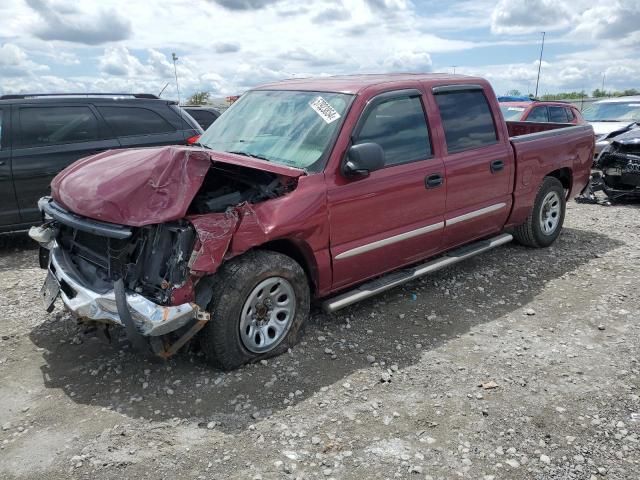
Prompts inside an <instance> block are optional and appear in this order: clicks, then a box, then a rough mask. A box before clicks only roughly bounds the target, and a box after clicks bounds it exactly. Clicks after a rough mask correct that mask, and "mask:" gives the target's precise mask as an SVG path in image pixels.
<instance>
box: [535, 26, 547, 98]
mask: <svg viewBox="0 0 640 480" xmlns="http://www.w3.org/2000/svg"><path fill="white" fill-rule="evenodd" d="M544 36H545V32H542V45H541V46H540V61H538V78H537V79H536V93H535V95H534V97H536V98H538V84H539V83H540V68H542V51H543V50H544Z"/></svg>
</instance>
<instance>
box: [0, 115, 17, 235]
mask: <svg viewBox="0 0 640 480" xmlns="http://www.w3.org/2000/svg"><path fill="white" fill-rule="evenodd" d="M10 116H11V107H10V106H8V105H7V106H0V231H2V230H3V229H7V228H5V227H8V226H9V225H17V224H18V223H20V211H19V209H18V202H17V200H16V192H15V190H14V189H13V178H12V175H11V122H10Z"/></svg>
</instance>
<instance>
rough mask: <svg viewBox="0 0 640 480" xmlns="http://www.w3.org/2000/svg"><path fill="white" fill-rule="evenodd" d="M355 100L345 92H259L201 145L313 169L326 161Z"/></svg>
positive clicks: (244, 98) (223, 120)
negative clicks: (335, 137)
mask: <svg viewBox="0 0 640 480" xmlns="http://www.w3.org/2000/svg"><path fill="white" fill-rule="evenodd" d="M351 99H352V95H344V94H339V93H326V92H302V91H276V90H254V91H251V92H248V93H247V94H245V95H243V96H242V97H240V99H239V100H238V101H237V102H236V103H234V104H233V106H231V108H229V109H228V110H227V111H226V112H225V113H224V114H223V115H221V116H220V118H219V119H218V120H216V121H215V122H214V123H213V124H212V125H211V126H210V127H209V128H208V129H207V131H206V132H205V133H204V134H203V135H202V137H200V140H199V142H198V143H200V144H202V145H203V146H205V147H207V148H211V149H212V150H216V151H219V152H230V153H236V154H239V155H246V156H248V157H255V158H260V159H263V160H267V161H269V162H274V163H280V164H283V165H287V166H291V167H297V168H303V169H309V168H310V167H312V166H313V165H314V164H316V163H322V162H321V160H324V154H325V152H326V151H327V150H328V148H329V147H330V145H331V143H332V140H333V138H334V136H335V134H336V133H337V130H338V127H339V125H340V123H341V119H342V118H343V117H344V114H345V112H346V110H347V107H348V105H349V103H350V102H351ZM320 168H322V165H320Z"/></svg>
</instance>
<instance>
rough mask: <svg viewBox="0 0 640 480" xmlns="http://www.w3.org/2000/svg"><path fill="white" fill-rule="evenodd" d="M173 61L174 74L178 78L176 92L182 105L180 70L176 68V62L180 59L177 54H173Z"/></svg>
mask: <svg viewBox="0 0 640 480" xmlns="http://www.w3.org/2000/svg"><path fill="white" fill-rule="evenodd" d="M171 59H172V60H173V74H174V75H175V76H176V91H177V92H178V105H180V104H181V103H182V102H181V101H180V86H179V85H178V69H177V68H176V61H177V60H178V57H177V56H176V54H175V53H172V54H171Z"/></svg>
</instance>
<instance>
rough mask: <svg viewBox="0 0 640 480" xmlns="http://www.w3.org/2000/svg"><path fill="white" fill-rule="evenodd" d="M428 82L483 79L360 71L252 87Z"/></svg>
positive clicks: (319, 88)
mask: <svg viewBox="0 0 640 480" xmlns="http://www.w3.org/2000/svg"><path fill="white" fill-rule="evenodd" d="M416 81H418V82H429V83H431V82H432V83H434V84H440V85H442V84H443V83H452V84H462V83H475V84H479V85H485V84H486V83H487V81H486V80H485V79H483V78H480V77H470V76H466V75H451V74H447V73H384V74H366V75H365V74H363V75H338V76H332V77H311V78H292V79H289V80H282V81H279V82H274V83H268V84H265V85H262V86H259V87H256V88H255V90H303V91H314V92H336V93H348V94H357V93H360V92H361V91H362V90H364V89H366V88H368V87H382V86H384V87H393V86H394V84H396V85H397V86H398V87H399V88H403V86H404V85H405V84H406V83H408V82H416Z"/></svg>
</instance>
